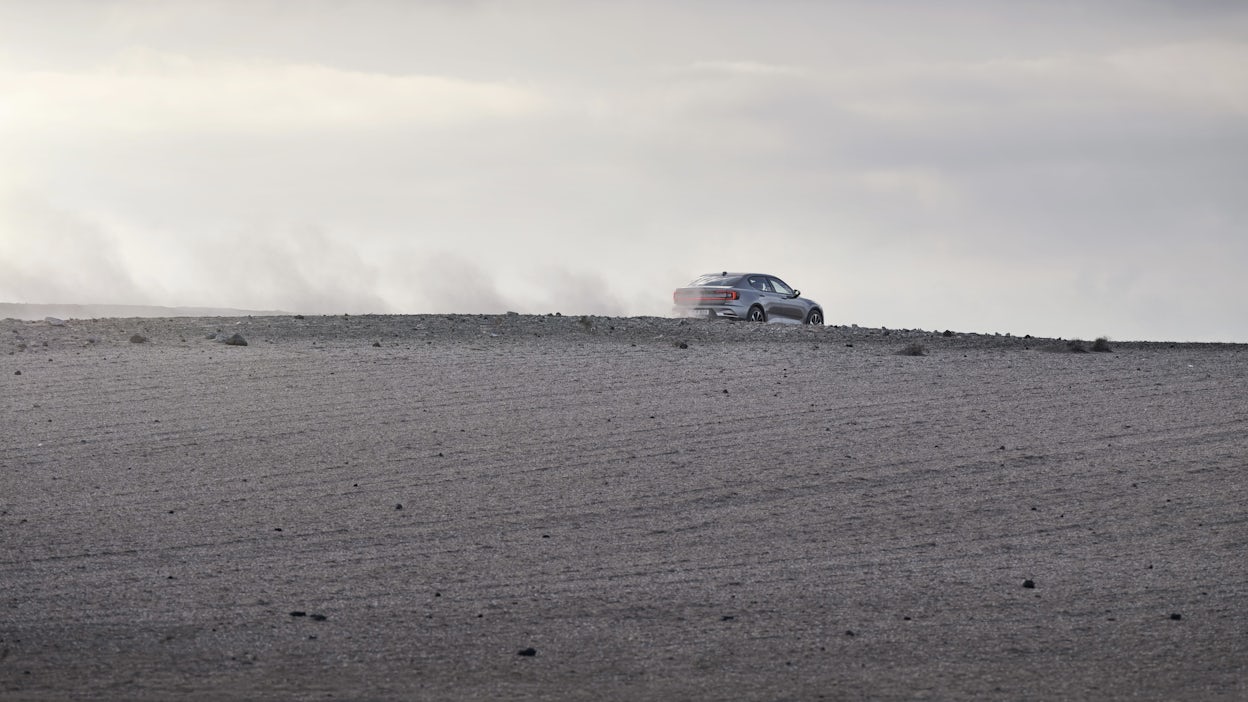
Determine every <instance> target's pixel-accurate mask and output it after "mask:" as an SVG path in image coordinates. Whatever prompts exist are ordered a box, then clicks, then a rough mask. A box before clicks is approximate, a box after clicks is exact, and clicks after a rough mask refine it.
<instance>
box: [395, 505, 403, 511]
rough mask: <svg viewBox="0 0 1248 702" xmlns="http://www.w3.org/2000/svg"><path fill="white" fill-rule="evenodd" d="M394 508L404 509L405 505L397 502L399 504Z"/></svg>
mask: <svg viewBox="0 0 1248 702" xmlns="http://www.w3.org/2000/svg"><path fill="white" fill-rule="evenodd" d="M394 508H395V509H396V510H399V509H403V505H401V504H397V505H395V506H394Z"/></svg>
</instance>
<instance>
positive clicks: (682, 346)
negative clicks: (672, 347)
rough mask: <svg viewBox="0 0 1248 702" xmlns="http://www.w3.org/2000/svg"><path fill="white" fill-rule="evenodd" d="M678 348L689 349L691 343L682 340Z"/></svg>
mask: <svg viewBox="0 0 1248 702" xmlns="http://www.w3.org/2000/svg"><path fill="white" fill-rule="evenodd" d="M677 348H681V349H687V348H689V344H686V343H685V342H683V341H682V342H680V344H678V345H677Z"/></svg>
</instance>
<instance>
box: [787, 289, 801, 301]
mask: <svg viewBox="0 0 1248 702" xmlns="http://www.w3.org/2000/svg"><path fill="white" fill-rule="evenodd" d="M801 294H802V291H801V290H794V291H793V293H792V294H791V295H789V299H790V300H792V299H793V298H795V297H799V296H801Z"/></svg>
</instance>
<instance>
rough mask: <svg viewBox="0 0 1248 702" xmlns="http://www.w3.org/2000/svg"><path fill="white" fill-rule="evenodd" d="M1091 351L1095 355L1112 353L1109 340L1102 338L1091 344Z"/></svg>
mask: <svg viewBox="0 0 1248 702" xmlns="http://www.w3.org/2000/svg"><path fill="white" fill-rule="evenodd" d="M1092 350H1093V351H1095V352H1097V353H1113V351H1114V350H1113V349H1111V348H1110V347H1109V338H1108V337H1104V336H1102V337H1100V338H1098V339H1097V340H1096V341H1093V342H1092Z"/></svg>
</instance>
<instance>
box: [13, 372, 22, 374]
mask: <svg viewBox="0 0 1248 702" xmlns="http://www.w3.org/2000/svg"><path fill="white" fill-rule="evenodd" d="M21 374H22V372H21V371H13V375H21Z"/></svg>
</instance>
